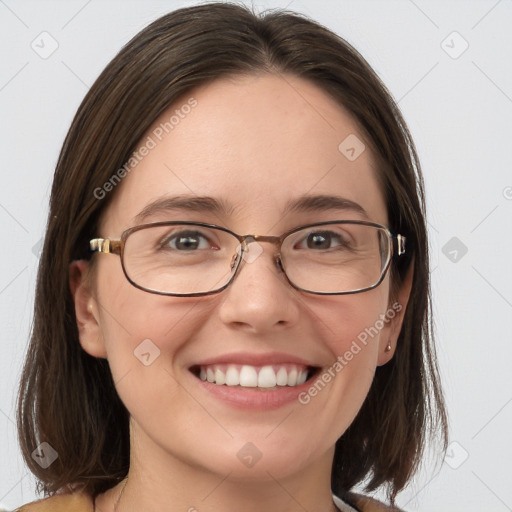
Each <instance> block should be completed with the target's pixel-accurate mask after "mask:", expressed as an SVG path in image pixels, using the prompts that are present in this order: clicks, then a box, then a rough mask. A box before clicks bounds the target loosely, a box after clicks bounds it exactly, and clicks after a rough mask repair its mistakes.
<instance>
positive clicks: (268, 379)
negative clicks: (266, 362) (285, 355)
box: [258, 366, 277, 388]
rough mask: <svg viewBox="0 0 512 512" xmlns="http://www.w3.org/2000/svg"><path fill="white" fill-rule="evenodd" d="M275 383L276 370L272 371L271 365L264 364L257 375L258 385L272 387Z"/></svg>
mask: <svg viewBox="0 0 512 512" xmlns="http://www.w3.org/2000/svg"><path fill="white" fill-rule="evenodd" d="M276 384H277V379H276V372H274V369H273V368H272V366H264V367H263V368H262V369H261V370H260V373H259V375H258V387H260V388H273V387H274V386H275V385H276Z"/></svg>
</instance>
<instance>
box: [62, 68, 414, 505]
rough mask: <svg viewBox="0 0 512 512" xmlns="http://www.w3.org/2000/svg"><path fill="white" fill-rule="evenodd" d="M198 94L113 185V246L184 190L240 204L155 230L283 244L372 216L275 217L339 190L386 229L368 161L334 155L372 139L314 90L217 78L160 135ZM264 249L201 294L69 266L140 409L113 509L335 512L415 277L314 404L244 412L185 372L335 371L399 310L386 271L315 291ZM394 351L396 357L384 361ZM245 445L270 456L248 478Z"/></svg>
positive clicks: (266, 78)
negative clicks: (377, 277) (216, 288)
mask: <svg viewBox="0 0 512 512" xmlns="http://www.w3.org/2000/svg"><path fill="white" fill-rule="evenodd" d="M191 96H193V97H194V98H195V99H196V100H197V106H196V107H195V108H194V109H192V111H191V112H190V113H189V114H188V115H187V116H186V117H185V118H184V119H181V120H180V123H179V125H177V126H176V127H175V128H174V130H173V131H172V132H171V133H170V134H168V135H167V136H166V137H165V138H163V140H162V141H161V142H159V143H158V145H157V147H156V148H154V149H152V150H151V151H150V152H149V154H148V155H147V156H146V157H145V158H144V159H143V160H142V162H141V163H140V164H139V165H138V166H137V168H136V170H134V171H132V172H131V173H130V174H129V175H128V176H127V177H126V178H125V179H124V180H123V181H122V183H121V184H120V185H119V186H118V188H117V189H116V190H115V193H114V196H113V198H112V199H113V200H112V202H111V203H110V204H109V206H108V208H107V209H106V210H105V212H104V214H103V217H102V222H101V228H100V233H98V236H103V237H111V238H113V239H118V238H119V237H120V235H121V233H122V232H123V231H124V230H125V229H127V228H128V227H131V226H133V225H134V224H135V222H134V217H135V216H136V215H137V214H138V213H139V212H140V211H141V210H142V209H143V208H144V207H145V206H146V205H147V204H148V203H149V202H151V201H152V200H154V199H156V198H159V197H161V196H162V195H165V194H169V195H177V194H189V193H193V194H196V195H208V196H213V197H216V198H221V199H224V200H225V201H227V202H229V203H230V204H232V206H233V209H232V211H231V212H229V213H228V214H226V215H213V214H206V213H194V212H192V213H191V212H168V213H166V214H165V213H163V214H159V215H158V216H156V217H154V218H151V219H147V222H151V221H159V220H177V219H179V220H192V221H203V222H211V223H214V224H218V225H223V226H226V227H228V228H230V229H232V230H233V231H235V232H237V233H241V234H247V233H258V234H268V235H280V234H281V233H283V232H284V231H286V230H288V229H291V228H293V227H296V226H299V225H301V224H306V223H310V222H322V221H328V220H338V219H360V220H365V219H364V217H363V216H362V215H361V214H359V213H356V212H352V211H336V210H331V211H326V212H325V211H324V212H318V213H311V212H309V213H300V214H299V213H290V214H288V215H283V213H282V209H283V205H284V204H285V203H286V202H287V201H288V200H290V199H295V198H298V197H300V196H302V195H304V194H332V193H333V191H335V192H336V193H337V194H339V195H342V196H343V197H345V198H347V199H350V200H352V201H355V202H357V203H358V204H359V205H361V206H362V207H363V208H364V209H365V210H366V211H367V212H368V216H369V218H370V220H372V221H374V222H378V223H380V224H383V225H387V220H388V219H387V212H386V207H385V203H384V198H383V194H382V192H381V190H380V189H379V185H378V181H377V178H376V173H377V172H378V170H377V169H376V164H375V161H374V158H373V156H372V154H371V152H370V150H369V149H366V150H365V151H364V152H363V153H362V154H361V155H360V156H359V157H358V158H357V159H356V160H355V161H353V162H351V161H349V160H348V159H347V158H346V157H345V156H344V155H343V154H342V153H341V152H340V151H339V150H338V145H339V144H340V142H341V141H343V140H344V139H345V138H346V137H347V136H348V135H349V134H356V135H357V137H358V138H359V139H360V140H362V141H364V136H363V134H362V133H361V130H360V129H359V128H358V126H357V123H356V122H355V121H354V120H353V118H352V117H351V116H350V115H349V114H348V113H347V112H346V111H345V110H344V109H343V108H342V107H340V106H339V105H338V104H337V103H336V102H334V100H332V99H331V98H330V97H329V96H327V95H326V94H325V93H324V92H323V91H322V90H320V89H318V88H317V87H316V86H315V85H313V84H311V83H309V82H307V81H305V80H303V79H301V78H298V77H294V76H289V75H284V76H277V75H271V74H263V75H258V76H249V77H236V78H231V79H222V80H216V81H214V82H212V83H211V84H208V85H206V86H202V87H200V88H197V89H195V90H193V91H191V92H190V94H188V95H187V97H186V98H185V99H184V100H183V101H178V102H176V104H175V105H173V106H172V107H171V108H170V109H169V110H168V112H166V113H165V114H164V115H163V116H162V118H161V119H159V120H157V121H156V122H155V126H157V125H158V124H159V123H160V122H161V121H162V120H164V119H168V118H169V117H170V115H171V114H172V112H173V110H175V109H176V108H179V107H180V105H183V104H184V103H185V102H186V100H187V99H188V98H189V97H191ZM149 133H151V131H150V132H148V134H149ZM367 147H368V146H367ZM261 247H262V248H263V253H262V254H261V255H260V256H259V257H258V258H257V259H256V260H255V261H253V262H252V263H246V264H244V266H243V268H242V269H241V272H240V273H239V275H238V276H237V278H236V279H235V281H234V282H233V283H232V284H231V285H230V287H228V288H227V289H226V290H224V291H223V292H221V293H219V294H216V295H211V296H208V297H200V298H197V297H195V298H182V297H165V296H159V295H155V294H150V293H147V292H144V291H142V290H139V289H137V288H135V287H133V286H132V285H131V284H130V283H129V282H128V281H127V279H126V278H125V276H124V274H123V272H122V269H121V264H120V259H119V257H117V256H113V255H97V256H95V258H97V267H96V268H95V272H94V274H93V275H92V276H90V277H91V279H90V280H87V279H86V275H87V262H84V261H80V262H74V263H72V264H71V268H70V276H71V278H70V285H71V290H72V293H73V296H74V300H75V306H76V316H77V324H78V328H79V334H80V343H81V345H82V347H83V349H84V350H85V351H87V352H88V353H89V354H91V355H93V356H95V357H100V358H107V359H108V361H109V364H110V368H111V371H112V374H113V377H114V381H115V382H116V387H117V390H118V392H119V395H120V397H121V399H122V400H123V402H124V404H125V405H126V407H127V409H128V410H129V412H130V414H131V420H130V428H131V465H130V470H129V475H128V479H127V483H126V486H125V487H124V491H123V492H122V496H121V500H120V501H119V504H118V508H117V510H118V511H120V512H125V511H131V510H155V511H157V510H166V511H186V510H193V508H192V507H195V509H197V510H198V511H200V512H208V511H218V510H222V511H223V512H230V511H233V512H234V511H240V510H244V511H247V512H256V511H262V510H280V511H286V512H295V511H299V510H301V511H302V510H304V509H306V510H308V511H323V512H325V511H328V510H335V509H334V506H333V503H332V497H331V490H330V473H331V465H332V460H333V455H334V445H335V442H336V440H337V439H338V438H339V437H340V436H341V435H342V434H343V432H344V431H345V430H346V428H347V427H348V426H349V425H350V423H351V422H352V421H353V419H354V417H355V416H356V414H357V412H358V410H359V408H360V407H361V405H362V403H363V401H364V398H365V396H366V394H367V392H368V389H369V386H370V384H371V382H372V378H373V375H374V372H375V368H376V367H377V366H378V365H382V364H385V363H386V362H388V361H389V359H390V358H391V357H392V356H393V352H394V348H395V346H396V339H397V337H398V334H399V331H400V328H401V323H402V318H403V311H405V306H406V303H407V299H408V296H409V291H410V279H408V280H407V281H406V283H405V284H404V285H403V287H402V289H401V290H400V293H399V297H398V302H400V303H401V304H402V306H403V308H404V309H403V310H402V314H399V315H397V316H396V317H395V318H394V319H393V321H391V322H390V323H388V324H386V325H385V327H384V328H383V329H382V330H381V331H380V333H379V335H378V336H375V337H374V338H373V339H372V340H371V341H370V342H369V343H368V344H367V345H366V347H364V348H363V349H362V350H361V351H360V352H359V353H358V354H357V355H356V356H355V357H354V358H353V359H352V360H351V361H350V362H349V364H347V366H346V367H344V369H343V371H341V372H340V373H339V374H337V376H336V378H335V379H333V380H332V381H331V382H330V383H329V384H328V385H327V386H326V387H325V389H323V390H322V391H321V392H320V393H319V394H318V395H317V396H316V397H314V398H313V399H312V400H311V401H310V403H309V404H308V405H301V404H299V403H296V402H294V403H292V404H289V405H285V406H284V407H281V408H278V409H276V410H271V411H265V412H261V411H247V410H244V411H242V410H236V409H234V408H232V407H231V406H229V405H226V404H225V403H223V402H221V401H219V400H217V399H214V398H211V397H209V396H207V395H206V393H205V392H204V391H202V389H200V387H199V386H198V381H197V380H196V378H195V377H194V376H193V375H192V374H191V373H190V372H189V370H188V368H189V367H190V366H191V365H192V364H194V363H195V362H197V361H198V360H199V359H205V358H209V357H214V356H218V355H221V354H225V353H231V352H236V351H246V352H250V353H258V354H260V353H265V352H269V351H272V350H275V351H280V352H285V353H288V354H295V355H297V356H299V357H302V358H304V359H307V360H308V361H312V362H314V363H315V364H316V365H317V366H323V367H325V368H328V367H329V366H331V365H332V364H333V362H334V361H335V360H336V357H337V355H340V354H344V353H345V352H346V351H347V350H348V349H349V348H350V345H351V343H352V341H353V340H355V339H356V338H357V335H358V334H359V333H360V332H361V331H363V330H364V329H365V328H366V327H369V326H372V325H374V324H375V321H376V320H377V319H378V318H379V315H380V314H384V313H385V312H386V310H387V309H388V308H389V307H390V305H391V302H390V297H389V292H390V281H389V276H386V278H385V280H384V281H383V282H382V284H381V285H380V286H379V287H377V288H375V289H374V290H371V291H367V292H364V293H359V294H354V295H345V296H319V295H312V294H307V293H304V292H299V291H297V290H295V289H294V288H292V287H291V286H290V285H289V284H288V283H287V281H286V279H285V276H284V275H283V274H282V273H280V272H279V270H278V268H277V267H276V266H275V264H274V261H273V258H272V255H273V252H274V248H273V247H272V246H271V245H270V244H262V245H261ZM148 338H149V339H151V340H152V342H153V343H154V344H155V345H156V346H158V348H159V349H160V351H161V353H160V357H158V358H157V359H156V360H155V361H154V362H153V363H152V364H151V365H149V366H144V365H143V364H141V362H140V361H139V360H138V359H137V358H136V357H134V350H135V349H136V348H137V346H138V345H139V344H140V343H141V341H142V340H145V339H148ZM388 342H391V346H392V349H391V350H390V351H385V347H386V345H387V344H388ZM247 442H251V443H253V444H254V445H255V446H256V447H257V448H258V450H259V451H260V452H261V454H262V457H261V459H260V460H259V461H258V462H257V463H256V464H255V465H254V466H253V467H251V468H248V467H246V466H245V465H244V464H242V463H241V462H240V460H239V458H238V457H237V452H238V451H239V450H240V449H241V448H242V447H243V446H244V445H245V444H246V443H247ZM123 486H124V483H121V484H120V485H118V486H116V487H114V488H112V489H110V490H109V491H107V492H106V493H104V494H102V495H100V496H98V497H97V499H96V510H101V511H103V512H112V511H113V510H114V504H115V501H116V500H117V498H118V497H119V495H120V492H121V490H122V488H123Z"/></svg>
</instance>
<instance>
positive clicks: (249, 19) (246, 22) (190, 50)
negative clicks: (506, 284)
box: [18, 2, 447, 501]
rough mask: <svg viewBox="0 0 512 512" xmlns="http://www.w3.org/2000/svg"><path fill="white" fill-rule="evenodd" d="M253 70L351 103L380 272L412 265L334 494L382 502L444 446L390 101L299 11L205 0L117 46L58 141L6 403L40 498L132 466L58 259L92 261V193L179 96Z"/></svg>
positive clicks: (410, 150)
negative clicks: (384, 219)
mask: <svg viewBox="0 0 512 512" xmlns="http://www.w3.org/2000/svg"><path fill="white" fill-rule="evenodd" d="M258 73H273V74H277V75H283V74H285V73H286V74H293V75H296V76H299V77H302V78H303V79H306V80H309V81H310V82H312V83H313V84H315V85H316V86H317V87H318V88H320V89H321V90H323V91H324V92H325V93H327V94H329V95H330V96H331V97H332V98H334V99H335V100H336V101H338V102H339V104H340V105H342V106H343V107H345V108H346V109H348V111H349V112H350V113H351V115H352V116H353V117H354V119H355V120H356V121H357V122H358V123H359V126H360V127H361V130H362V131H363V133H364V135H365V137H366V139H367V141H368V143H369V145H370V147H371V149H372V151H373V154H374V156H375V157H376V159H377V162H378V168H379V169H378V170H379V179H380V183H381V187H382V191H383V194H384V196H385V200H386V204H387V211H388V218H389V227H390V229H391V230H392V231H394V232H396V233H402V234H404V235H405V236H406V237H407V254H408V256H407V257H406V258H405V259H404V260H400V262H399V263H395V264H394V267H393V268H392V273H391V277H392V286H393V287H394V288H395V290H396V289H397V287H398V286H399V285H400V282H401V280H402V279H403V278H404V276H405V273H406V272H407V270H408V269H409V267H410V266H411V265H413V267H414V268H413V270H414V277H413V283H412V292H411V296H410V299H409V304H408V307H407V309H406V312H405V318H404V323H403V327H402V330H401V333H400V337H399V339H398V343H397V348H396V352H395V354H394V357H393V359H392V360H391V361H390V362H389V363H388V364H386V365H384V366H381V367H378V368H377V370H376V374H375V378H374V380H373V384H372V386H371V389H370V391H369V394H368V396H367V398H366V400H365V402H364V404H363V406H362V408H361V410H360V412H359V413H358V415H357V417H356V418H355V420H354V422H353V423H352V425H351V426H350V427H349V428H348V430H347V431H346V432H345V433H344V434H343V436H342V437H341V438H340V439H339V440H338V441H337V443H336V450H335V457H334V464H333V469H332V482H331V485H332V490H333V492H334V493H335V494H337V495H339V496H343V495H344V493H346V492H348V491H349V490H350V489H351V488H353V487H354V486H355V485H356V484H361V483H365V484H366V489H367V490H370V491H371V490H374V489H376V488H378V487H379V486H381V485H384V486H385V487H386V488H387V491H388V496H389V498H390V499H391V500H392V501H393V500H394V498H395V496H396V494H397V493H398V492H399V491H400V489H402V488H403V487H404V486H405V485H406V483H407V482H408V480H409V479H410V478H411V476H412V474H413V473H414V472H415V470H416V469H417V466H418V463H419V461H420V458H421V456H422V452H423V450H424V447H425V443H426V440H427V439H428V437H429V434H432V436H434V437H436V438H437V439H441V440H442V445H443V447H444V448H445V447H446V437H447V420H446V414H445V408H444V402H443V396H442V392H441V388H440V385H439V376H438V370H437V363H436V357H435V351H434V346H433V339H432V327H431V321H430V291H429V290H430V288H429V263H428V247H427V233H426V222H425V207H424V192H423V182H422V176H421V171H420V166H419V162H418V158H417V155H416V150H415V148H414V144H413V141H412V139H411V135H410V133H409V131H408V129H407V127H406V124H405V122H404V119H403V118H402V115H401V114H400V112H399V109H398V107H397V104H396V103H395V101H394V100H393V99H392V97H391V95H390V94H389V92H388V91H387V89H386V88H385V86H384V85H383V84H382V83H381V81H380V79H379V78H378V77H377V75H376V74H375V72H374V71H373V70H372V69H371V68H370V66H369V65H368V64H367V62H366V61H365V60H364V59H363V58H362V57H361V55H360V54H359V53H358V52H357V51H356V50H355V49H354V48H353V47H352V46H350V45H349V44H348V43H347V42H346V41H344V40H343V39H342V38H340V37H338V36H337V35H335V34H333V33H332V32H331V31H329V30H328V29H326V28H325V27H323V26H321V25H319V24H317V23H315V22H313V21H311V20H309V19H308V18H307V17H305V16H303V15H299V14H295V13H289V12H286V11H269V12H266V13H262V14H260V15H257V14H255V13H253V12H252V11H251V10H249V9H248V8H246V7H243V6H240V5H235V4H227V3H220V2H219V3H209V4H203V5H198V6H194V7H190V8H183V9H179V10H176V11H174V12H172V13H170V14H167V15H165V16H163V17H161V18H159V19H158V20H156V21H155V22H153V23H152V24H150V25H149V26H148V27H146V28H145V29H144V30H142V31H141V32H140V33H139V34H137V35H136V36H135V37H134V38H133V39H132V40H131V41H130V42H129V43H128V44H127V45H126V46H124V47H123V48H122V50H121V51H120V52H119V53H118V54H117V56H116V57H115V58H114V59H113V60H112V61H111V62H110V63H109V64H108V66H107V67H106V68H105V70H104V71H103V72H102V73H101V75H100V76H99V78H98V79H97V80H96V82H95V83H94V85H93V86H92V87H91V89H90V90H89V92H88V93H87V95H86V97H85V98H84V100H83V102H82V104H81V105H80V107H79V109H78V112H77V113H76V116H75V118H74V120H73V122H72V124H71V127H70V129H69V132H68V135H67V137H66V139H65V141H64V145H63V147H62V150H61V153H60V156H59V160H58V163H57V167H56V170H55V176H54V181H53V187H52V192H51V199H50V211H49V217H48V224H47V230H46V237H45V241H44V247H43V250H42V254H41V259H40V264H39V270H38V277H37V288H36V297H35V311H34V322H33V328H32V332H31V341H30V346H29V349H28V353H27V356H26V362H25V366H24V370H23V375H22V380H21V385H20V392H19V404H18V428H19V436H20V439H21V447H22V450H23V454H24V457H25V460H26V462H27V464H28V466H29V467H30V469H31V471H32V472H33V473H34V474H35V475H36V477H37V478H38V480H39V482H40V490H43V491H45V493H47V494H52V493H54V492H56V491H58V490H62V489H66V488H76V486H80V487H83V488H84V490H85V491H87V492H89V493H91V494H92V495H96V494H98V493H100V492H103V491H105V490H106V489H108V488H110V487H111V486H113V485H114V484H116V483H117V482H118V481H119V480H121V479H122V478H124V476H125V475H126V474H127V471H128V468H129V428H128V419H129V416H128V412H127V411H126V409H125V407H124V405H123V404H122V402H121V401H120V399H119V397H118V395H117V392H116V389H115V386H114V384H113V381H112V377H111V373H110V370H109V367H108V364H107V362H106V360H104V359H97V358H94V357H91V356H89V355H88V354H87V353H86V352H85V351H84V350H83V349H82V348H81V346H80V344H79V339H78V331H77V325H76V317H75V312H74V304H73V300H72V296H71V293H70V288H69V270H68V268H69V263H70V262H71V261H74V260H78V259H90V253H89V252H88V241H89V239H90V238H92V237H94V236H95V235H96V234H97V227H98V221H99V218H100V216H101V215H102V212H104V210H105V208H106V207H107V205H108V204H109V200H110V199H111V198H112V195H113V194H114V193H115V192H112V193H110V194H109V195H107V197H105V198H103V199H102V198H101V197H100V198H98V190H100V189H102V187H103V186H104V184H105V183H107V182H108V181H109V179H110V178H111V177H112V175H113V173H114V172H115V171H116V170H118V169H121V168H122V166H123V164H124V163H125V162H127V161H128V159H129V158H130V155H131V154H132V152H133V151H134V150H135V149H136V147H137V144H138V143H140V140H141V138H142V136H143V135H144V134H145V133H146V132H147V130H148V129H149V128H150V126H151V125H152V124H153V122H154V121H155V120H156V119H157V118H158V117H159V116H160V115H161V114H162V113H163V111H165V110H166V109H167V108H168V107H169V106H170V105H171V104H172V103H173V102H174V101H176V100H177V99H178V98H180V97H181V96H182V95H184V94H185V93H187V92H188V91H190V90H191V89H192V88H194V87H196V86H199V85H202V84H205V83H207V82H209V81H212V80H215V79H217V78H220V77H227V76H234V75H247V74H258ZM438 434H440V436H438ZM44 441H46V442H48V443H49V444H50V445H51V446H52V447H53V448H54V449H55V450H56V452H57V453H58V459H57V460H56V461H55V462H54V463H53V464H52V465H51V466H49V467H48V468H46V469H43V468H42V467H41V466H40V465H39V464H37V462H35V461H34V460H33V458H32V457H31V454H32V452H33V451H34V449H35V448H36V447H37V446H38V445H39V443H41V442H44Z"/></svg>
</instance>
